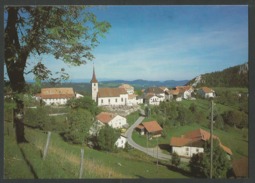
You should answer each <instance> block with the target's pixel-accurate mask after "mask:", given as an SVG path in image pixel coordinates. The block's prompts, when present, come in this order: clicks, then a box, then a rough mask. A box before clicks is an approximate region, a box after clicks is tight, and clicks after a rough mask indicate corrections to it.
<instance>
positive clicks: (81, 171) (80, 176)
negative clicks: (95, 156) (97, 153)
mask: <svg viewBox="0 0 255 183" xmlns="http://www.w3.org/2000/svg"><path fill="white" fill-rule="evenodd" d="M83 156H84V149H81V162H80V175H79V179H81V178H82V173H83Z"/></svg>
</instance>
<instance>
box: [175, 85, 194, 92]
mask: <svg viewBox="0 0 255 183" xmlns="http://www.w3.org/2000/svg"><path fill="white" fill-rule="evenodd" d="M176 89H182V90H184V91H187V90H189V89H192V86H189V85H188V86H176Z"/></svg>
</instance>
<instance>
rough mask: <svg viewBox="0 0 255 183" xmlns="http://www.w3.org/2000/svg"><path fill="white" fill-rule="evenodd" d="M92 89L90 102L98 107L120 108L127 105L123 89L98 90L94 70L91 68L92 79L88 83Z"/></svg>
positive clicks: (126, 96) (126, 95)
mask: <svg viewBox="0 0 255 183" xmlns="http://www.w3.org/2000/svg"><path fill="white" fill-rule="evenodd" d="M90 83H91V89H92V100H94V101H95V102H96V103H97V104H98V106H109V105H112V106H114V105H115V106H120V105H127V104H128V93H127V91H126V90H125V89H124V88H99V87H98V81H97V79H96V74H95V68H94V66H93V74H92V79H91V81H90Z"/></svg>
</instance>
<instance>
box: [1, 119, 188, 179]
mask: <svg viewBox="0 0 255 183" xmlns="http://www.w3.org/2000/svg"><path fill="white" fill-rule="evenodd" d="M25 133H26V138H27V140H28V141H29V143H24V144H20V145H17V144H16V142H15V136H14V128H13V127H12V125H11V123H5V130H4V178H5V179H23V178H24V179H25V178H26V179H34V178H38V179H45V178H47V179H52V178H53V179H54V178H57V179H59V178H61V179H62V178H64V179H70V178H72V179H77V178H78V177H79V170H80V150H81V148H84V152H85V154H84V163H83V164H84V167H83V177H82V178H188V177H187V176H186V175H184V174H182V173H178V172H174V171H172V169H171V166H169V165H170V162H161V163H160V165H159V167H158V170H157V166H156V160H155V159H153V158H151V157H149V156H146V155H145V154H144V153H141V152H138V151H136V150H134V149H132V150H130V151H129V152H125V151H120V152H118V153H106V152H100V151H96V150H93V149H89V148H87V147H81V146H80V145H72V144H69V143H66V142H64V141H63V140H62V138H61V136H60V135H59V134H57V133H52V135H51V141H50V145H49V150H48V154H47V157H46V159H45V160H43V159H42V154H43V149H44V146H45V143H46V139H47V134H46V133H44V132H42V131H39V130H35V129H30V128H26V129H25Z"/></svg>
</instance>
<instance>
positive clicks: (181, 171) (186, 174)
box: [153, 161, 199, 178]
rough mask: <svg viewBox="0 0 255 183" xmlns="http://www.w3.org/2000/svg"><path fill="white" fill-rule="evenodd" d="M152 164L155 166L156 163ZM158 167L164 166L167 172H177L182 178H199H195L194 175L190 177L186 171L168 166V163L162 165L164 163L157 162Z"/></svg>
mask: <svg viewBox="0 0 255 183" xmlns="http://www.w3.org/2000/svg"><path fill="white" fill-rule="evenodd" d="M153 163H154V164H156V165H157V161H154V162H153ZM158 165H160V166H165V167H167V168H168V170H171V171H173V172H178V173H180V174H182V175H184V176H187V177H190V178H199V177H195V176H194V175H192V174H191V173H190V172H189V171H187V170H184V169H181V168H179V167H176V166H173V165H170V163H169V164H168V163H164V162H161V161H159V162H158Z"/></svg>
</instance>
